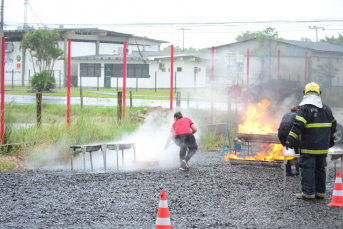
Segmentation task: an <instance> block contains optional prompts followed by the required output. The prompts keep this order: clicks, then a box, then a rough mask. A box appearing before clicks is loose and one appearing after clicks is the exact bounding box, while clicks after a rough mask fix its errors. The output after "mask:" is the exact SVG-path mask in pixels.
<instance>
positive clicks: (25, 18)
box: [23, 0, 29, 30]
mask: <svg viewBox="0 0 343 229" xmlns="http://www.w3.org/2000/svg"><path fill="white" fill-rule="evenodd" d="M28 3H29V0H25V2H24V26H23V29H24V30H25V29H26V28H27V27H28V26H27V4H28Z"/></svg>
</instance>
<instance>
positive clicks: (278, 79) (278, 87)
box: [276, 50, 280, 117]
mask: <svg viewBox="0 0 343 229" xmlns="http://www.w3.org/2000/svg"><path fill="white" fill-rule="evenodd" d="M276 91H277V92H276V94H277V97H276V100H277V102H276V103H277V105H276V117H279V100H280V50H277V88H276Z"/></svg>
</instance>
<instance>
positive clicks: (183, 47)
mask: <svg viewBox="0 0 343 229" xmlns="http://www.w3.org/2000/svg"><path fill="white" fill-rule="evenodd" d="M178 30H182V31H183V45H182V51H185V30H191V29H185V28H181V29H178Z"/></svg>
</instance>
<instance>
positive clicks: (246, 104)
mask: <svg viewBox="0 0 343 229" xmlns="http://www.w3.org/2000/svg"><path fill="white" fill-rule="evenodd" d="M249 58H250V57H249V49H248V50H247V92H246V96H245V107H246V108H248V105H249Z"/></svg>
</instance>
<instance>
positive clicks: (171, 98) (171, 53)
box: [170, 45, 174, 111]
mask: <svg viewBox="0 0 343 229" xmlns="http://www.w3.org/2000/svg"><path fill="white" fill-rule="evenodd" d="M170 55H171V57H170V111H172V110H173V66H174V45H171V49H170Z"/></svg>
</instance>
